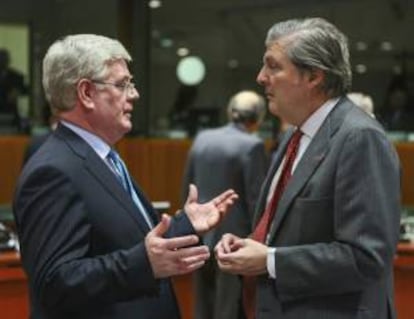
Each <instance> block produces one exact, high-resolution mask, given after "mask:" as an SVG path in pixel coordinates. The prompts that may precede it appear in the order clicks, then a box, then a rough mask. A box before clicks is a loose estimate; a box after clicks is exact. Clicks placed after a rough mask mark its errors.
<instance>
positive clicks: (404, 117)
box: [378, 78, 414, 131]
mask: <svg viewBox="0 0 414 319" xmlns="http://www.w3.org/2000/svg"><path fill="white" fill-rule="evenodd" d="M378 118H379V120H380V122H381V123H382V124H383V125H384V127H385V128H386V129H387V130H389V131H414V110H413V105H412V100H411V98H410V91H409V89H408V86H407V83H406V81H405V80H404V79H403V78H396V79H394V80H393V81H392V82H391V84H390V86H389V88H388V92H387V95H386V98H385V104H384V105H383V107H382V109H381V110H380V112H379V114H378Z"/></svg>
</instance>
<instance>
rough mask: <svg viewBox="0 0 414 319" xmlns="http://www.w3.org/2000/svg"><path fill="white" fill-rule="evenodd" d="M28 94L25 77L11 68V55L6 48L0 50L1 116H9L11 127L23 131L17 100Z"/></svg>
mask: <svg viewBox="0 0 414 319" xmlns="http://www.w3.org/2000/svg"><path fill="white" fill-rule="evenodd" d="M27 93H28V88H27V87H26V85H25V83H24V76H23V74H21V73H20V72H19V71H17V70H15V69H13V68H11V67H10V54H9V51H8V50H7V49H5V48H0V115H6V116H7V115H9V116H10V117H11V123H10V124H11V125H14V126H15V127H16V128H18V129H19V130H20V129H23V127H22V125H23V123H22V119H21V118H20V114H19V110H18V105H17V99H18V97H19V96H20V95H25V94H27Z"/></svg>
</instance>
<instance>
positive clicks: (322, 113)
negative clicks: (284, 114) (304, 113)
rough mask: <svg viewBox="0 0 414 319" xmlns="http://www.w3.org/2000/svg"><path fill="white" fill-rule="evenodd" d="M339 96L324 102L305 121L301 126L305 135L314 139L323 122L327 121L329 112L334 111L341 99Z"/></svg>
mask: <svg viewBox="0 0 414 319" xmlns="http://www.w3.org/2000/svg"><path fill="white" fill-rule="evenodd" d="M339 99H340V98H339V97H337V98H333V99H329V100H327V101H326V102H325V103H323V104H322V105H321V106H320V107H319V108H318V109H317V110H316V111H315V112H313V113H312V114H311V116H309V118H308V119H307V120H306V121H305V123H303V125H302V126H301V127H300V129H301V131H302V132H303V134H304V135H306V136H308V137H309V138H310V139H312V138H313V137H314V136H315V134H316V132H317V131H318V130H319V128H320V127H321V126H322V123H323V122H324V121H325V119H326V117H327V116H328V114H329V113H330V112H331V111H332V109H333V108H334V107H335V105H336V104H337V103H338V101H339Z"/></svg>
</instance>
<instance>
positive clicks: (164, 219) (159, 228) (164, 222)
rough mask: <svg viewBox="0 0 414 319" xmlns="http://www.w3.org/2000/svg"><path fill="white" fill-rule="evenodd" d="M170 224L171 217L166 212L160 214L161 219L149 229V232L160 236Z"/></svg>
mask: <svg viewBox="0 0 414 319" xmlns="http://www.w3.org/2000/svg"><path fill="white" fill-rule="evenodd" d="M170 224H171V217H170V216H168V215H167V214H162V216H161V221H160V222H159V223H158V225H156V226H155V227H154V228H153V229H152V230H151V231H150V233H151V234H153V235H155V236H157V237H162V235H164V234H165V233H166V232H167V230H168V228H169V227H170Z"/></svg>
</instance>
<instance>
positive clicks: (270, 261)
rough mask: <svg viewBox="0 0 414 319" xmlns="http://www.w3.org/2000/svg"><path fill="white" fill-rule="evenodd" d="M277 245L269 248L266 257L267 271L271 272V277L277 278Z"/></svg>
mask: <svg viewBox="0 0 414 319" xmlns="http://www.w3.org/2000/svg"><path fill="white" fill-rule="evenodd" d="M275 253H276V247H269V248H267V258H266V266H267V272H268V273H269V277H270V278H273V279H276V263H275V261H276V257H275Z"/></svg>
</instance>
